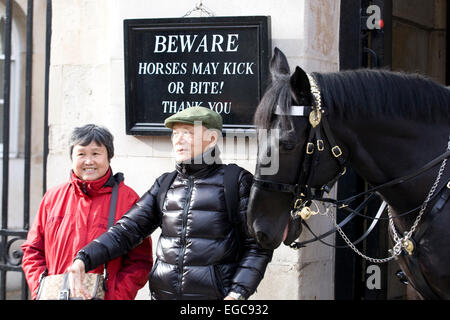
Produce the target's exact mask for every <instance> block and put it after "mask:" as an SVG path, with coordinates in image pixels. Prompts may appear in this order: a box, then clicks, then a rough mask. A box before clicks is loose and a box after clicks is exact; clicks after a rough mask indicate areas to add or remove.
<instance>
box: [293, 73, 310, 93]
mask: <svg viewBox="0 0 450 320" xmlns="http://www.w3.org/2000/svg"><path fill="white" fill-rule="evenodd" d="M290 82H291V90H292V91H293V92H294V93H295V95H296V96H297V97H300V96H302V95H305V94H306V93H309V92H310V91H311V86H310V85H309V79H308V76H307V75H306V72H305V71H304V70H303V69H302V68H300V67H296V68H295V72H294V74H293V75H292V76H291V80H290Z"/></svg>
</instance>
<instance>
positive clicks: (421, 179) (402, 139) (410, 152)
mask: <svg viewBox="0 0 450 320" xmlns="http://www.w3.org/2000/svg"><path fill="white" fill-rule="evenodd" d="M334 127H335V128H336V135H337V139H338V140H341V141H342V143H343V144H344V146H346V147H347V152H349V154H350V158H349V163H350V166H351V167H353V168H354V169H355V170H356V172H358V174H359V175H360V176H361V177H363V178H364V179H365V180H366V181H367V182H369V183H370V184H372V185H373V186H377V185H380V184H382V183H385V182H388V181H391V180H393V179H395V178H398V177H401V176H405V175H407V174H410V173H412V172H414V171H416V170H419V169H420V168H421V167H422V166H423V165H425V164H426V163H428V162H429V161H431V160H432V159H434V158H435V157H437V156H438V155H440V154H441V153H443V152H445V150H446V146H447V140H448V125H447V126H445V125H441V126H439V125H433V126H431V125H427V124H424V123H413V122H412V121H397V122H394V121H389V120H385V121H375V120H367V121H364V122H362V121H358V122H357V121H339V122H337V123H336V125H335V126H334ZM438 168H439V165H437V166H435V167H433V169H430V170H428V171H427V172H426V173H424V174H421V175H419V176H418V177H417V178H414V179H412V180H411V181H408V182H405V183H402V184H399V185H396V186H394V187H390V188H386V189H385V190H381V191H380V193H381V194H382V196H383V197H384V198H385V200H386V201H387V202H388V203H389V204H390V205H391V206H392V207H393V208H394V209H395V210H396V211H402V212H403V211H405V210H410V209H412V208H415V207H417V206H418V205H420V204H421V203H422V202H423V201H424V200H425V198H426V196H427V194H428V192H429V189H430V187H431V185H432V184H433V182H434V180H435V179H436V175H437V171H438Z"/></svg>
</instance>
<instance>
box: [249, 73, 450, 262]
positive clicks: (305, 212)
mask: <svg viewBox="0 0 450 320" xmlns="http://www.w3.org/2000/svg"><path fill="white" fill-rule="evenodd" d="M307 76H308V79H309V82H310V87H311V94H312V96H313V98H314V99H313V100H314V105H313V106H296V105H293V106H291V107H290V109H289V110H287V111H284V110H282V109H281V108H280V106H277V107H276V110H275V112H274V113H275V114H276V115H283V116H297V117H308V118H309V122H310V124H311V129H310V132H309V137H308V141H307V143H306V154H305V159H304V160H303V163H302V169H301V171H300V174H299V177H298V183H297V184H286V183H279V182H273V181H269V180H263V179H259V178H254V184H255V185H256V186H258V187H259V188H261V189H266V190H270V191H277V192H284V193H291V194H293V195H294V201H293V209H292V210H291V217H292V218H293V219H294V220H295V219H298V218H299V217H301V218H302V223H303V224H305V226H306V227H307V229H308V230H309V231H310V232H311V234H312V235H313V238H312V239H310V240H306V241H303V242H294V243H292V244H291V245H290V247H291V248H293V249H299V248H301V247H304V246H305V245H306V244H308V243H311V242H314V241H320V242H322V243H324V244H326V245H328V246H333V247H336V248H346V247H351V248H352V249H353V250H355V249H356V247H355V246H354V245H355V244H357V243H359V242H361V241H362V240H364V239H365V238H366V237H367V236H368V235H369V234H370V232H371V231H372V230H373V228H374V227H375V225H376V223H377V222H378V220H380V216H381V214H382V212H383V211H384V209H385V207H386V202H384V201H383V203H382V205H381V207H380V209H379V210H378V212H377V214H376V215H375V217H374V218H371V217H368V216H365V215H362V214H360V213H359V212H360V211H361V210H363V209H364V208H365V207H366V206H367V203H368V202H369V200H371V199H372V196H373V195H374V194H375V192H376V191H379V190H381V189H384V188H388V187H391V186H394V185H398V184H400V183H403V182H406V181H408V180H411V179H412V178H414V177H417V176H418V175H420V174H422V173H424V172H425V171H427V170H429V169H430V168H432V167H434V166H435V165H436V164H438V163H439V162H441V161H444V160H445V159H447V158H448V157H450V150H448V149H447V151H446V152H444V153H443V154H441V155H439V156H438V157H436V158H435V159H433V160H431V161H430V162H428V163H426V164H425V165H424V166H422V167H421V168H420V169H418V170H416V171H414V172H412V173H410V174H408V175H405V176H402V177H399V178H395V179H393V180H391V181H388V182H386V183H383V184H381V185H378V186H376V187H373V188H371V189H369V190H367V191H365V192H361V193H359V194H357V195H354V196H351V197H349V198H346V199H343V200H335V199H331V198H322V195H323V193H324V192H327V193H329V192H330V190H331V188H332V187H333V185H334V184H335V183H336V182H337V181H338V180H339V178H340V177H341V176H342V175H344V174H345V172H346V167H345V164H346V160H345V159H344V158H343V152H342V149H341V148H340V147H339V146H338V145H337V143H336V140H335V139H334V136H333V134H332V132H331V129H330V126H329V124H328V120H327V117H326V113H325V111H324V110H323V109H322V102H321V95H320V90H319V87H318V85H317V83H316V81H315V79H314V78H313V77H312V76H310V75H309V74H307ZM322 130H323V132H324V133H325V137H326V139H327V140H328V142H329V144H330V146H331V153H332V155H333V157H334V158H335V159H336V160H337V161H338V164H339V166H340V170H339V173H338V174H337V175H336V176H335V177H334V178H333V179H331V180H330V181H329V182H328V183H326V184H325V185H323V186H322V187H321V188H319V190H318V191H317V190H313V188H311V187H310V185H311V182H312V178H313V176H314V173H315V169H316V167H317V166H318V152H322V151H324V149H325V147H324V146H325V144H324V140H323V139H322V136H321V132H322ZM449 139H450V136H449ZM315 149H316V150H317V151H318V152H315ZM449 184H450V182H449ZM365 195H369V197H368V198H366V199H365V200H364V201H363V202H362V203H361V204H360V205H359V206H358V207H357V208H356V209H355V210H353V209H351V208H349V206H348V204H349V203H350V202H352V201H353V200H355V199H356V198H359V197H361V196H365ZM431 196H432V194H431ZM430 198H431V197H429V198H428V199H427V200H428V201H429V200H430ZM313 200H317V201H322V202H329V203H332V204H334V205H336V206H338V208H339V209H345V210H347V211H349V212H350V215H349V216H347V217H346V218H345V219H344V220H343V221H341V222H340V223H339V224H336V223H335V227H334V228H333V229H331V230H329V231H327V232H325V233H323V234H322V235H320V236H316V235H315V234H314V233H313V232H312V230H311V229H310V228H309V226H308V225H307V224H306V221H305V220H307V219H309V217H311V216H312V215H315V214H317V213H318V209H317V211H313V210H312V209H311V208H310V205H311V203H312V201H313ZM428 201H427V202H428ZM422 206H423V205H421V206H419V207H417V208H415V209H413V210H410V211H408V212H407V213H403V214H400V215H398V216H402V215H406V214H409V213H412V212H414V211H416V210H418V209H419V208H421V207H422ZM328 211H329V209H327V212H326V213H328ZM356 215H360V216H363V217H365V218H371V219H373V220H374V221H373V222H372V224H371V225H370V227H369V228H368V230H367V231H366V232H365V233H364V234H363V235H362V236H361V237H360V238H359V239H357V240H356V241H354V242H353V243H352V242H351V241H350V240H349V239H348V238H347V237H346V236H345V234H344V233H343V232H342V227H343V226H344V225H345V224H347V223H348V222H349V221H350V220H351V219H352V218H353V217H355V216H356ZM389 220H390V222H391V221H392V217H391V216H390V217H389ZM336 231H338V232H339V233H340V234H341V236H342V237H343V238H344V240H345V241H346V242H347V244H348V245H347V246H334V245H331V244H328V243H326V242H324V241H322V239H323V238H325V237H327V236H329V235H331V234H332V233H334V232H336ZM407 245H408V244H406V243H405V245H404V246H403V245H402V246H403V247H404V249H406V250H407V248H406V247H407ZM396 249H397V250H396V251H397V253H398V250H399V249H398V246H397V248H396ZM355 251H356V252H357V253H358V254H360V255H362V253H360V252H359V251H357V249H356V250H355ZM407 251H408V250H407ZM408 252H409V251H408ZM397 255H398V254H397ZM363 257H364V258H367V259H368V260H370V261H372V262H386V261H389V260H390V259H391V258H393V257H390V258H387V259H373V258H369V257H366V256H364V255H363Z"/></svg>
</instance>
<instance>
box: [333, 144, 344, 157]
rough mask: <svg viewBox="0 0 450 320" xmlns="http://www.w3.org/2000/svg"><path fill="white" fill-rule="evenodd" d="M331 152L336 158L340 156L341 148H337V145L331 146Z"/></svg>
mask: <svg viewBox="0 0 450 320" xmlns="http://www.w3.org/2000/svg"><path fill="white" fill-rule="evenodd" d="M331 152H332V153H333V156H335V157H336V158H339V157H340V156H342V150H341V148H339V146H334V147H333V148H331Z"/></svg>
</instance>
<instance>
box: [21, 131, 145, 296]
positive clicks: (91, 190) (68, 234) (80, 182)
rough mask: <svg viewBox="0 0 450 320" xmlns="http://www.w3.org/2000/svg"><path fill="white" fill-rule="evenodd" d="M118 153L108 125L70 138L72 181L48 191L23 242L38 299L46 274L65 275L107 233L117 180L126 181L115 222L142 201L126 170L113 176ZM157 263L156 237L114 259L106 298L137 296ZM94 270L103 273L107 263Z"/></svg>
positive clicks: (25, 267)
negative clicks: (129, 183) (128, 181)
mask: <svg viewBox="0 0 450 320" xmlns="http://www.w3.org/2000/svg"><path fill="white" fill-rule="evenodd" d="M113 156H114V146H113V136H112V135H111V133H110V132H109V131H108V130H107V129H105V128H102V127H99V126H96V125H93V124H89V125H85V126H83V127H80V128H75V130H74V131H73V133H72V136H71V139H70V157H71V160H72V171H71V175H70V179H69V181H68V182H66V183H64V184H62V185H59V186H57V187H55V188H52V189H50V190H48V191H47V192H46V193H45V195H44V197H43V199H42V201H41V205H40V207H39V211H38V213H37V216H36V217H35V220H34V223H33V226H32V227H31V229H30V231H29V232H28V237H27V240H26V242H25V243H24V244H23V245H22V250H23V260H22V268H23V270H24V273H25V276H26V279H27V282H28V285H29V287H30V289H31V292H32V298H33V299H35V298H36V294H37V289H38V287H39V277H40V276H41V275H42V274H48V275H53V274H62V273H65V272H66V271H67V268H68V267H69V266H70V265H71V264H72V261H73V259H74V258H75V256H76V254H77V252H78V251H79V250H80V249H81V248H83V247H84V246H85V245H86V244H88V243H89V242H90V241H92V240H94V239H95V238H97V237H98V236H100V235H101V234H102V233H104V232H105V231H106V228H107V224H108V216H109V206H110V200H111V191H112V186H113V184H114V179H115V180H116V182H120V184H119V189H118V197H117V204H116V212H115V221H117V220H118V219H120V218H121V216H122V215H123V214H124V213H125V212H127V211H128V210H129V209H130V208H131V207H132V206H133V205H134V203H135V202H136V201H137V200H139V196H138V195H137V194H136V192H134V190H133V189H131V188H130V187H128V186H126V185H125V184H124V183H123V181H122V180H123V175H122V174H121V173H118V174H116V175H114V176H113V174H112V171H111V167H110V160H111V158H112V157H113ZM152 265H153V259H152V244H151V238H150V237H148V238H147V239H145V240H144V241H143V242H142V243H141V244H140V245H139V246H137V247H136V248H134V249H133V250H132V251H130V252H129V253H128V254H127V255H126V256H122V257H119V258H117V259H115V260H112V261H110V262H109V263H108V268H107V269H108V270H107V271H108V279H107V288H108V290H107V291H106V294H105V300H118V299H120V300H130V299H134V298H135V296H136V293H137V291H138V290H139V289H140V288H142V287H143V286H144V285H145V283H146V282H147V277H148V274H149V272H150V270H151V269H152ZM92 272H94V273H103V267H99V268H97V269H95V270H93V271H92Z"/></svg>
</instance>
